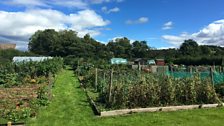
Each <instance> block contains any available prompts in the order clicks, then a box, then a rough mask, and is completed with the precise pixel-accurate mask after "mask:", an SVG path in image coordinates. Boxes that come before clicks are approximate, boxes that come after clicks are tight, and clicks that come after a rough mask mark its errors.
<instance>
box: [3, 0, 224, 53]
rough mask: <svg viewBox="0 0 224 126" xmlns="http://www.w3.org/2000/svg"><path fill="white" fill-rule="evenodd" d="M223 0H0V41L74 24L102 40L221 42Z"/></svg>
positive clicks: (161, 44) (166, 44)
mask: <svg viewBox="0 0 224 126" xmlns="http://www.w3.org/2000/svg"><path fill="white" fill-rule="evenodd" d="M223 5H224V0H0V43H16V44H17V47H16V48H17V49H20V50H27V44H28V41H29V38H30V37H31V36H32V35H33V34H34V33H35V31H37V30H44V29H55V30H57V31H59V30H64V29H67V30H75V31H77V32H78V35H79V36H80V37H82V36H84V35H85V34H87V33H88V34H90V35H91V36H92V37H93V38H94V39H96V40H97V41H99V42H102V43H105V44H106V43H108V42H109V41H110V40H114V39H115V38H121V37H127V38H129V39H130V40H131V42H133V41H135V40H140V41H143V40H144V41H147V44H148V45H149V46H150V47H153V48H158V49H165V48H178V47H179V46H180V45H181V44H182V43H183V42H184V40H186V39H194V40H195V41H197V42H198V43H199V44H200V45H218V46H224V7H223Z"/></svg>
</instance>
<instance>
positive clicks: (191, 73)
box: [190, 66, 192, 74]
mask: <svg viewBox="0 0 224 126" xmlns="http://www.w3.org/2000/svg"><path fill="white" fill-rule="evenodd" d="M190 73H191V74H192V66H190Z"/></svg>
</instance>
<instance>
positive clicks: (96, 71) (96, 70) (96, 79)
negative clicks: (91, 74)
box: [95, 68, 98, 91]
mask: <svg viewBox="0 0 224 126" xmlns="http://www.w3.org/2000/svg"><path fill="white" fill-rule="evenodd" d="M97 76H98V69H97V68H96V69H95V90H96V91H97V85H98V84H97V83H98V78H97Z"/></svg>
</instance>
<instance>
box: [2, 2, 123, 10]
mask: <svg viewBox="0 0 224 126" xmlns="http://www.w3.org/2000/svg"><path fill="white" fill-rule="evenodd" d="M123 1H124V0H3V1H0V3H2V4H5V5H12V6H24V7H27V8H33V7H44V8H52V7H54V6H62V7H68V8H71V7H73V8H77V9H87V8H89V5H90V4H102V3H109V2H117V3H120V2H123Z"/></svg>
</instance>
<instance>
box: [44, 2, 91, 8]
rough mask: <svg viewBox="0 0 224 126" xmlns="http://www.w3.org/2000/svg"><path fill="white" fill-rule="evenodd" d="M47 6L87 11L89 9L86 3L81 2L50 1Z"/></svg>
mask: <svg viewBox="0 0 224 126" xmlns="http://www.w3.org/2000/svg"><path fill="white" fill-rule="evenodd" d="M48 5H57V6H63V7H70V8H71V7H75V8H78V9H87V8H88V7H89V5H88V3H86V2H84V1H82V0H51V1H49V2H48Z"/></svg>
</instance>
